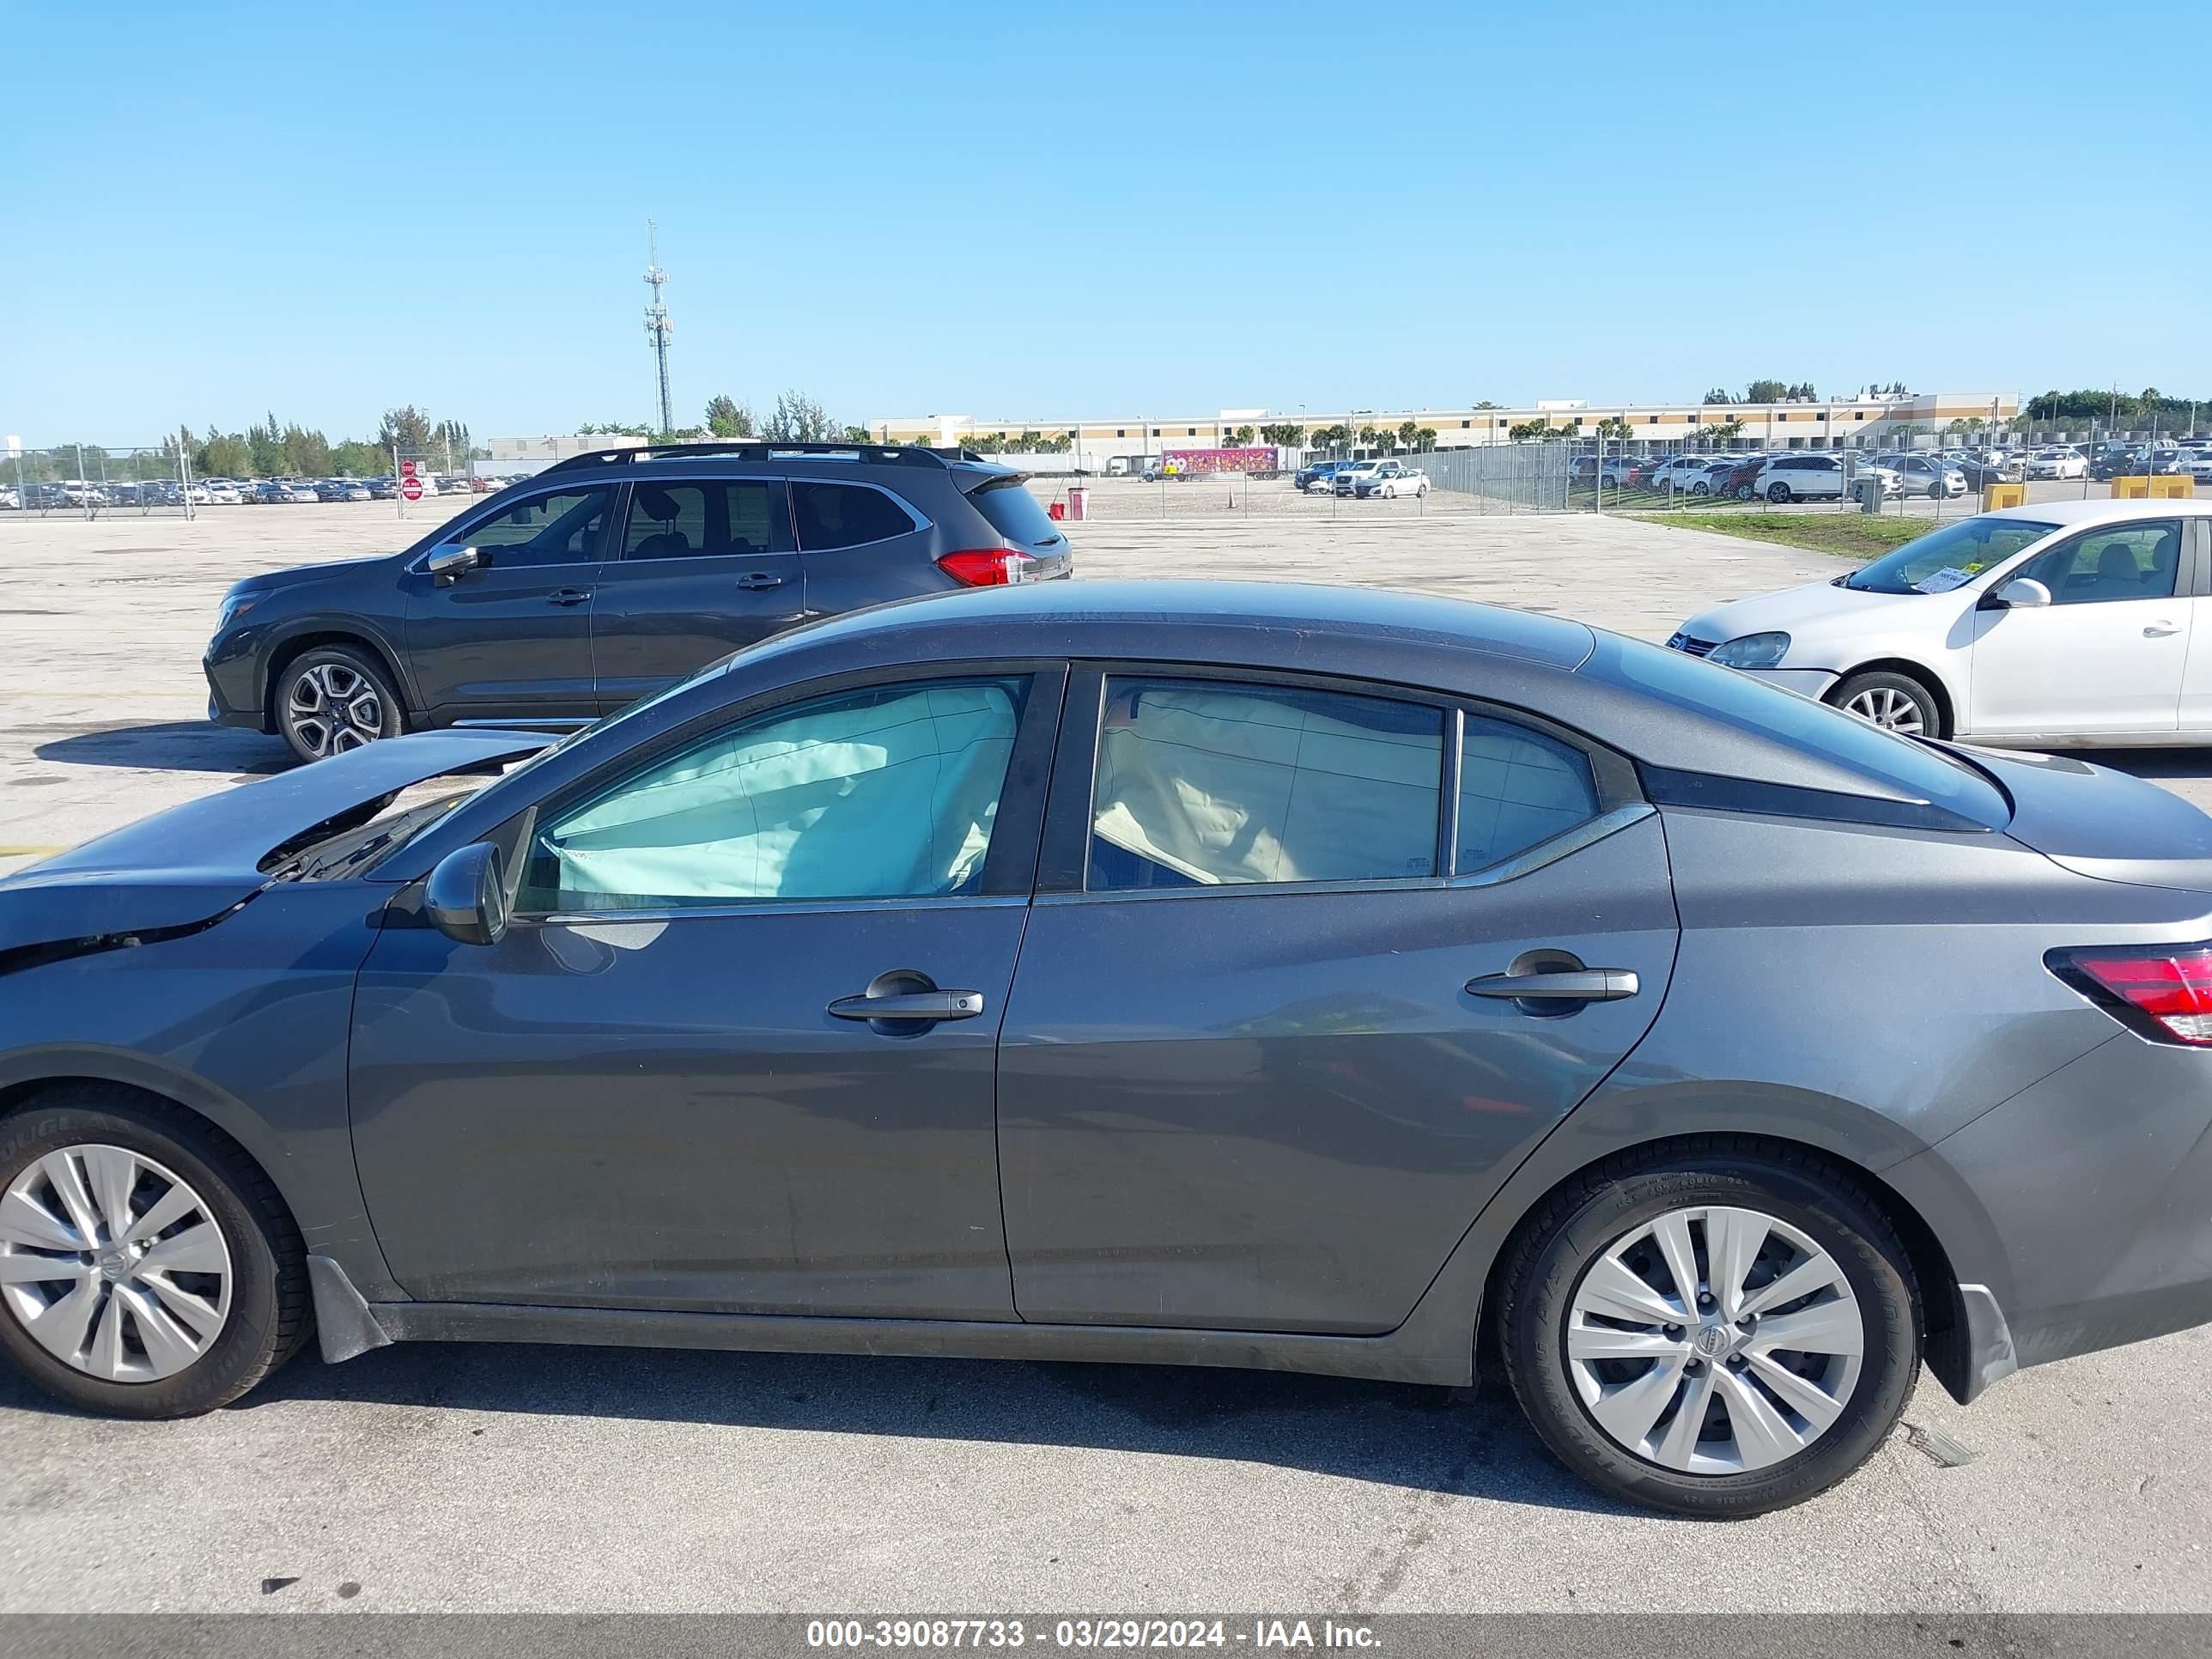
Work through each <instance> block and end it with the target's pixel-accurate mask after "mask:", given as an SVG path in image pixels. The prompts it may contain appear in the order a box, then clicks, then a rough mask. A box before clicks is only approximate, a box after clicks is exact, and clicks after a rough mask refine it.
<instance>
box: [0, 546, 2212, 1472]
mask: <svg viewBox="0 0 2212 1659" xmlns="http://www.w3.org/2000/svg"><path fill="white" fill-rule="evenodd" d="M488 780H489V781H488ZM2208 940H2212V820H2208V819H2207V818H2206V817H2204V816H2203V815H2202V814H2200V813H2199V812H2197V811H2196V809H2194V808H2193V807H2191V806H2189V805H2185V804H2184V803H2183V802H2182V801H2180V800H2179V799H2176V798H2174V797H2173V796H2172V795H2170V794H2167V793H2164V792H2163V791H2161V790H2159V789H2157V788H2155V787H2152V786H2150V785H2148V784H2144V783H2141V782H2138V781H2134V780H2131V779H2129V778H2125V777H2121V776H2116V775H2112V774H2111V773H2108V772H2105V771H2102V770H2100V769H2096V768H2094V767H2091V766H2087V765H2083V764H2081V763H2076V762H2074V761H2071V760H2051V759H2045V758H2040V757H2021V756H2009V757H2000V756H1997V755H1993V754H1982V753H1978V752H1976V751H1973V750H1966V749H1960V748H1957V747H1952V746H1946V745H1943V744H1936V743H1931V742H1925V741H1921V740H1917V739H1914V738H1904V737H1899V736H1897V735H1895V734H1893V733H1890V732H1882V731H1880V730H1877V729H1875V727H1873V726H1869V725H1867V724H1866V723H1864V722H1863V721H1860V720H1854V719H1852V718H1851V717H1850V716H1849V715H1847V714H1843V713H1841V712H1839V711H1838V710H1836V709H1832V708H1825V707H1823V706H1821V705H1820V704H1818V703H1814V702H1809V701H1807V700H1804V699H1802V698H1799V697H1796V696H1792V695H1790V693H1787V692H1784V691H1780V690H1775V689H1774V688H1772V687H1770V686H1767V685H1764V684H1759V683H1758V682H1755V681H1753V680H1750V679H1747V678H1745V677H1743V676H1741V675H1738V674H1735V673H1731V672H1729V671H1727V670H1724V669H1721V668H1716V667H1713V666H1711V665H1708V664H1705V663H1703V662H1699V661H1697V660H1695V659H1691V658H1687V657H1685V656H1683V655H1681V654H1680V653H1670V652H1667V651H1663V650H1660V649H1657V648H1656V647H1650V646H1646V645H1643V644H1639V643H1637V642H1635V641H1629V640H1626V639H1621V638H1619V637H1616V636H1613V635H1607V634H1602V633H1599V632H1595V631H1594V630H1592V629H1589V628H1585V627H1583V626H1581V625H1579V624H1577V623H1571V622H1565V621H1561V620H1558V619H1555V618H1551V617H1534V616H1526V615H1521V614H1517V613H1515V612H1511V611H1498V610H1492V609H1488V608H1485V607H1481V606H1476V605H1463V604H1458V603H1455V602H1451V601H1447V600H1441V599H1423V598H1416V597H1412V596H1407V595H1398V594H1389V593H1381V592H1346V591H1341V590H1334V589H1325V588H1320V587H1291V586H1259V585H1249V586H1248V585H1238V584H1228V585H1198V584H1182V583H1147V584H1109V583H1083V584H1070V583H1059V584H1053V585H1051V586H1026V585H1020V586H1008V587H1001V588H994V589H987V590H980V591H977V592H969V593H960V594H954V595H950V596H946V597H942V598H931V599H918V600H914V601H910V602H907V603H902V604H898V605H889V606H885V607H883V608H880V609H877V610H873V611H866V612H860V613H857V614H854V615H849V616H844V617H837V618H835V619H833V620H829V621H827V622H823V623H817V624H814V625H811V626H809V627H805V628H802V629H799V630H797V631H795V632H793V633H791V634H787V635H782V636H781V637H778V638H775V639H773V640H770V641H767V642H765V643H763V644H761V645H758V646H757V647H753V648H751V649H750V650H748V651H745V652H744V653H740V654H739V655H738V656H736V657H734V658H731V659H727V660H726V661H725V662H723V663H720V664H717V665H714V666H713V667H711V668H709V669H707V670H705V671H702V672H701V673H699V674H698V675H696V676H695V677H694V678H691V679H690V680H687V681H685V682H684V683H683V684H679V685H678V686H676V687H675V688H673V689H672V690H669V691H666V692H665V693H663V694H662V695H660V696H658V697H656V698H653V700H651V701H649V702H644V703H641V704H638V705H635V706H634V707H632V708H629V710H627V711H625V712H624V713H623V714H620V715H617V716H616V717H614V718H612V719H611V720H605V721H602V722H601V723H599V725H597V726H592V727H590V728H588V729H586V730H585V731H582V732H578V733H575V734H574V735H572V736H570V737H568V738H564V739H562V741H560V742H558V743H550V745H549V739H548V738H546V737H545V736H544V734H539V733H530V732H512V731H509V732H501V731H490V730H459V731H452V732H431V733H426V734H422V735H419V736H415V737H408V738H396V739H392V740H390V741H385V742H379V743H376V744H370V745H368V746H366V747H363V748H361V749H358V750H353V751H351V752H349V753H345V754H342V755H339V756H337V757H334V758H331V759H330V760H326V761H322V762H319V763H315V764H313V765H311V766H307V767H305V768H302V769H300V770H297V771H295V772H291V773H288V774H286V775H282V776H278V777H273V778H270V779H267V780H265V781H260V782H256V783H252V784H248V785H246V786H245V787H240V788H235V789H232V790H229V791H228V792H225V793H221V794H217V795H214V796H211V797H209V798H207V799H202V800H199V801H197V802H194V803H192V804H191V805H186V806H182V807H179V808H177V809H175V810H173V811H168V812H165V813H163V814H161V815H160V816H159V817H153V818H149V819H148V820H146V821H145V822H143V823H139V824H137V825H135V826H133V827H131V828H130V829H124V830H121V831H119V832H118V833H116V834H114V835H112V836H106V837H104V838H102V839H100V840H99V841H95V842H91V843H89V844H88V845H86V846H83V847H80V848H76V850H75V851H73V852H70V853H68V854H64V855H63V856H61V857H59V858H56V859H52V860H48V861H47V862H46V863H45V864H42V865H40V866H35V867H33V868H32V869H29V870H26V871H23V872H20V873H18V874H16V875H15V876H13V877H10V878H7V879H5V880H0V1302H4V1304H5V1311H4V1313H0V1345H4V1346H5V1347H6V1349H7V1351H8V1352H9V1355H10V1356H11V1357H12V1358H13V1359H14V1360H15V1363H16V1364H19V1365H20V1366H21V1368H22V1369H23V1370H24V1371H25V1372H26V1373H27V1375H28V1376H30V1377H32V1378H33V1380H35V1381H36V1382H37V1383H40V1384H41V1385H42V1386H44V1387H45V1388H46V1389H49V1390H51V1391H52V1393H53V1394H55V1395H58V1396H60V1397H61V1398H62V1399H63V1400H64V1401H69V1402H70V1403H72V1404H74V1405H76V1406H78V1407H84V1408H87V1409H90V1410H95V1411H101V1412H108V1413H115V1414H118V1415H123V1416H132V1417H147V1418H154V1417H174V1416H181V1415H185V1414H187V1413H196V1412H204V1411H208V1410H210V1409H212V1408H214V1407H219V1406H222V1405H223V1404H225V1403H226V1402H228V1401H232V1400H234V1399H236V1398H237V1397H239V1396H240V1395H242V1394H243V1393H245V1392H246V1390H247V1389H251V1388H252V1387H253V1385H254V1384H255V1383H258V1382H259V1381H260V1380H261V1379H262V1378H263V1377H264V1376H266V1375H267V1374H268V1373H269V1372H270V1370H273V1369H274V1368H275V1367H276V1366H277V1365H279V1364H283V1362H284V1361H285V1360H286V1359H287V1358H289V1357H290V1356H291V1355H292V1353H293V1352H294V1351H295V1350H296V1349H297V1348H299V1347H300V1346H302V1344H304V1343H305V1342H306V1340H307V1337H308V1335H309V1334H310V1333H311V1332H313V1333H315V1334H318V1335H319V1342H320V1346H321V1351H322V1354H323V1357H324V1358H325V1359H326V1360H332V1361H335V1360H343V1359H345V1358H349V1357H351V1356H353V1355H356V1354H359V1353H361V1352H363V1351H365V1350H367V1349H369V1348H373V1347H377V1346H382V1345H384V1344H386V1343H390V1342H395V1341H414V1340H474V1341H530V1342H558V1341H572V1342H588V1343H600V1344H608V1343H613V1344H626V1345H638V1346H692V1347H708V1348H726V1349H754V1350H757V1349H782V1350H793V1349H805V1350H810V1351H820V1352H852V1353H908V1354H949V1355H970V1356H1005V1357H1015V1358H1054V1359H1084V1360H1101V1361H1143V1362H1154V1363H1164V1364H1214V1365H1237V1366H1255V1367H1273V1368H1281V1369H1294V1370H1310V1371H1322V1372H1333V1373H1337V1374H1340V1375H1345V1376H1363V1377H1376V1378H1395V1379H1399V1380H1403V1381H1407V1382H1414V1383H1431V1384H1463V1383H1469V1382H1470V1381H1472V1380H1473V1378H1474V1376H1475V1374H1476V1371H1477V1370H1478V1369H1479V1368H1480V1367H1483V1366H1492V1367H1495V1368H1497V1370H1498V1371H1499V1372H1501V1373H1502V1374H1503V1375H1504V1377H1505V1378H1506V1379H1507V1380H1508V1381H1509V1382H1510V1384H1511V1386H1512V1387H1513V1389H1515V1390H1516V1393H1517V1394H1518V1395H1519V1397H1520V1399H1521V1401H1522V1404H1523V1405H1524V1407H1526V1408H1527V1412H1528V1417H1529V1419H1530V1420H1531V1422H1533V1424H1534V1426H1535V1428H1536V1431H1537V1432H1538V1434H1539V1435H1540V1436H1541V1437H1542V1438H1543V1440H1544V1442H1545V1443H1546V1444H1547V1445H1548V1446H1549V1447H1550V1448H1551V1449H1552V1450H1553V1452H1555V1453H1556V1454H1557V1455H1559V1457H1560V1458H1561V1459H1562V1460H1564V1461H1565V1462H1566V1463H1567V1464H1568V1465H1569V1466H1570V1467H1571V1468H1573V1469H1575V1470H1576V1471H1577V1472H1578V1473H1579V1474H1582V1475H1583V1476H1584V1477H1586V1478H1587V1479H1588V1480H1590V1481H1591V1482H1593V1483H1595V1485H1596V1486H1600V1487H1601V1488H1603V1489H1605V1490H1606V1491H1607V1492H1613V1493H1615V1494H1618V1495H1620V1496H1621V1497H1624V1498H1630V1499H1632V1500H1634V1501H1637V1502H1639V1503H1643V1504H1650V1505H1653V1506H1656V1507H1659V1508H1662V1509H1667V1510H1674V1511H1678V1512H1680V1513H1684V1514H1690V1515H1699V1516H1745V1515H1753V1514H1757V1513H1759V1512H1760V1511H1762V1510H1771V1509H1774V1508H1776V1507H1778V1506H1780V1505H1784V1504H1793V1503H1796V1502H1798V1501H1801V1500H1802V1499H1804V1498H1808V1497H1810V1496H1811V1495H1813V1494H1814V1493H1815V1492H1820V1491H1821V1490H1823V1489H1824V1488H1826V1487H1827V1486H1832V1485H1833V1484H1834V1483H1835V1482H1837V1481H1838V1480H1841V1479H1843V1478H1844V1476H1845V1475H1847V1474H1850V1472H1851V1471H1852V1470H1853V1469H1855V1468H1857V1467H1858V1466H1859V1464H1860V1463H1862V1462H1864V1461H1865V1460H1866V1458H1867V1457H1868V1456H1869V1454H1871V1453H1872V1451H1873V1450H1874V1449H1875V1448H1876V1447H1877V1446H1878V1445H1880V1444H1881V1442H1882V1440H1883V1438H1884V1437H1885V1436H1887V1434H1888V1433H1889V1431H1890V1430H1891V1428H1892V1427H1893V1425H1895V1424H1896V1422H1897V1420H1898V1418H1899V1413H1901V1412H1902V1411H1903V1409H1904V1407H1905V1402H1906V1400H1907V1398H1908V1396H1909V1395H1911V1390H1912V1388H1913V1386H1914V1383H1915V1382H1916V1380H1917V1376H1918V1374H1919V1371H1920V1368H1921V1365H1922V1364H1923V1361H1924V1362H1925V1363H1926V1364H1927V1365H1928V1367H1929V1370H1932V1371H1933V1372H1934V1373H1935V1376H1936V1379H1937V1381H1939V1382H1940V1383H1942V1385H1943V1387H1944V1388H1945V1389H1948V1391H1949V1392H1950V1393H1951V1394H1952V1395H1954V1396H1955V1397H1957V1398H1958V1399H1959V1400H1960V1401H1971V1400H1972V1399H1974V1398H1975V1397H1976V1396H1977V1395H1980V1394H1981V1393H1982V1391H1983V1390H1984V1389H1987V1388H1988V1387H1989V1386H1990V1384H1991V1383H1994V1382H1996V1381H1997V1380H1998V1379H1999V1378H2001V1377H2002V1376H2005V1375H2006V1374H2007V1373H2008V1372H2009V1371H2011V1370H2014V1369H2015V1368H2016V1367H2017V1366H2021V1365H2027V1364H2040V1363H2042V1362H2044V1361H2047V1360H2053V1359H2059V1358H2065V1357H2066V1356H2068V1355H2069V1354H2077V1353H2081V1352H2086V1351H2087V1350H2091V1349H2094V1348H2099V1347H2104V1346H2110V1345H2112V1344H2116V1343H2122V1342H2130V1341H2134V1340H2139V1339H2142V1338H2145V1337H2150V1336H2154V1335H2157V1334H2161V1333H2164V1332H2168V1331H2172V1330H2176V1329H2179V1328H2183V1327H2185V1326H2190V1325H2193V1324H2197V1323H2199V1322H2204V1321H2206V1320H2208V1319H2212V1056H2208V1055H2207V1054H2205V1053H2204V1052H2203V1050H2204V1049H2205V1048H2207V1047H2208V1046H2212V944H2208V943H2207V941H2208Z"/></svg>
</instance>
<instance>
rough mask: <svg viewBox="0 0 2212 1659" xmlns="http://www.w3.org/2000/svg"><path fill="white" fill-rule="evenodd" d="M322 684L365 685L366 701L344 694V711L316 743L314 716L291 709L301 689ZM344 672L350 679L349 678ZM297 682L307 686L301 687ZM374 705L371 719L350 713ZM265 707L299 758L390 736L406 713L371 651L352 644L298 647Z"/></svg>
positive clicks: (302, 693) (302, 692) (404, 721)
mask: <svg viewBox="0 0 2212 1659" xmlns="http://www.w3.org/2000/svg"><path fill="white" fill-rule="evenodd" d="M318 677H319V678H320V681H321V682H322V683H323V684H337V685H347V684H354V683H356V682H357V683H359V684H362V685H363V686H365V687H366V688H367V689H368V692H369V695H370V699H371V701H369V702H364V701H363V700H362V699H361V698H360V697H358V696H356V697H353V698H350V699H349V701H348V702H347V705H346V713H345V714H343V716H342V717H341V718H339V719H338V720H335V721H334V722H333V723H332V724H331V725H330V726H328V727H327V729H326V732H325V736H324V738H323V742H322V745H321V746H318V745H317V744H316V743H315V742H314V741H313V740H312V737H311V735H310V734H311V729H312V727H313V722H314V720H315V719H316V717H315V716H314V715H312V714H298V713H295V697H305V696H307V695H308V689H307V688H310V687H312V688H313V689H314V690H315V691H316V692H317V693H319V692H320V685H319V684H318V683H317V682H318ZM349 677H350V678H349ZM303 682H306V683H307V685H306V686H305V687H303V684H302V683H303ZM372 707H373V708H374V714H375V718H374V720H365V719H355V718H353V715H354V714H355V713H356V712H365V711H367V710H368V709H369V708H372ZM269 709H270V714H271V715H272V716H273V718H274V720H275V721H276V730H277V732H279V733H280V734H281V735H282V736H283V739H284V741H285V743H286V744H287V745H288V746H289V748H290V749H291V750H292V752H293V753H294V754H295V755H296V756H298V757H300V758H301V760H305V761H312V760H321V759H322V758H324V757H325V756H326V755H330V754H335V753H338V752H341V751H342V750H345V749H349V748H358V747H359V746H360V745H361V744H363V743H373V742H374V741H376V740H377V739H379V738H396V737H398V736H399V735H400V733H402V732H404V731H405V730H406V729H407V715H406V710H405V708H404V705H403V704H402V703H401V702H400V698H399V690H398V687H397V686H395V685H393V684H392V676H391V675H390V674H388V673H386V671H385V668H384V665H383V664H382V663H380V662H379V661H378V660H377V659H376V656H375V654H374V653H373V652H370V651H368V650H366V649H363V648H362V647H358V646H350V645H319V646H316V647H313V649H311V650H307V651H303V652H301V653H300V654H299V655H298V656H296V657H295V658H294V659H292V660H291V661H290V662H289V663H287V664H285V665H284V671H283V672H282V673H281V674H279V675H278V676H277V677H276V684H275V685H274V686H273V687H272V688H271V689H270V693H269Z"/></svg>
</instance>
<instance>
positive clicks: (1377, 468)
mask: <svg viewBox="0 0 2212 1659" xmlns="http://www.w3.org/2000/svg"><path fill="white" fill-rule="evenodd" d="M1329 486H1330V488H1331V489H1334V491H1335V492H1336V493H1337V494H1338V495H1357V496H1360V497H1363V498H1364V497H1366V496H1369V495H1381V496H1383V497H1384V498H1385V499H1389V498H1392V497H1395V496H1399V495H1427V494H1428V493H1429V475H1428V474H1427V473H1425V472H1424V471H1421V470H1420V469H1419V467H1413V466H1407V465H1406V464H1405V463H1404V462H1402V461H1387V460H1375V461H1361V462H1360V463H1359V464H1358V465H1356V466H1347V467H1345V468H1343V469H1342V470H1341V471H1339V472H1338V473H1337V474H1336V476H1335V477H1334V478H1332V479H1330V480H1329Z"/></svg>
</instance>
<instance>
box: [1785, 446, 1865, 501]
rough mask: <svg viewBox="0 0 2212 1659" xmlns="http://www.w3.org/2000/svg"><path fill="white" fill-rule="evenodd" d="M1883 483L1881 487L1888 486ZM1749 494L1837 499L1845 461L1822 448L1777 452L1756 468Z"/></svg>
mask: <svg viewBox="0 0 2212 1659" xmlns="http://www.w3.org/2000/svg"><path fill="white" fill-rule="evenodd" d="M1884 488H1885V489H1887V483H1885V485H1884ZM1751 489H1752V494H1753V495H1758V496H1760V497H1762V498H1764V499H1765V500H1767V501H1840V500H1841V499H1842V498H1843V494H1844V460H1843V457H1842V456H1840V455H1835V454H1831V453H1828V452H1826V451H1825V450H1808V451H1806V452H1805V453H1802V454H1796V455H1777V456H1775V457H1774V458H1773V459H1771V460H1769V461H1768V462H1767V464H1766V465H1765V466H1762V467H1761V468H1759V476H1758V477H1756V478H1754V479H1753V480H1752V482H1751Z"/></svg>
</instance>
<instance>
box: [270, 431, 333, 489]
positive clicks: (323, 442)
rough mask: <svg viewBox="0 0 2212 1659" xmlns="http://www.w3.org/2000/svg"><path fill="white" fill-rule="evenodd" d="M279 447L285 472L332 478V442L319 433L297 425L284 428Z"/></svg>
mask: <svg viewBox="0 0 2212 1659" xmlns="http://www.w3.org/2000/svg"><path fill="white" fill-rule="evenodd" d="M279 447H280V448H281V449H282V451H283V456H284V471H287V472H290V473H296V474H300V475H303V476H305V477H310V478H327V477H330V476H331V445H330V440H329V439H327V438H325V437H324V436H323V435H322V434H321V433H319V432H310V431H308V430H307V428H305V427H302V426H300V425H298V424H297V423H295V424H293V425H291V426H288V427H286V428H284V436H283V439H282V440H281V441H280V443H279Z"/></svg>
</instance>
